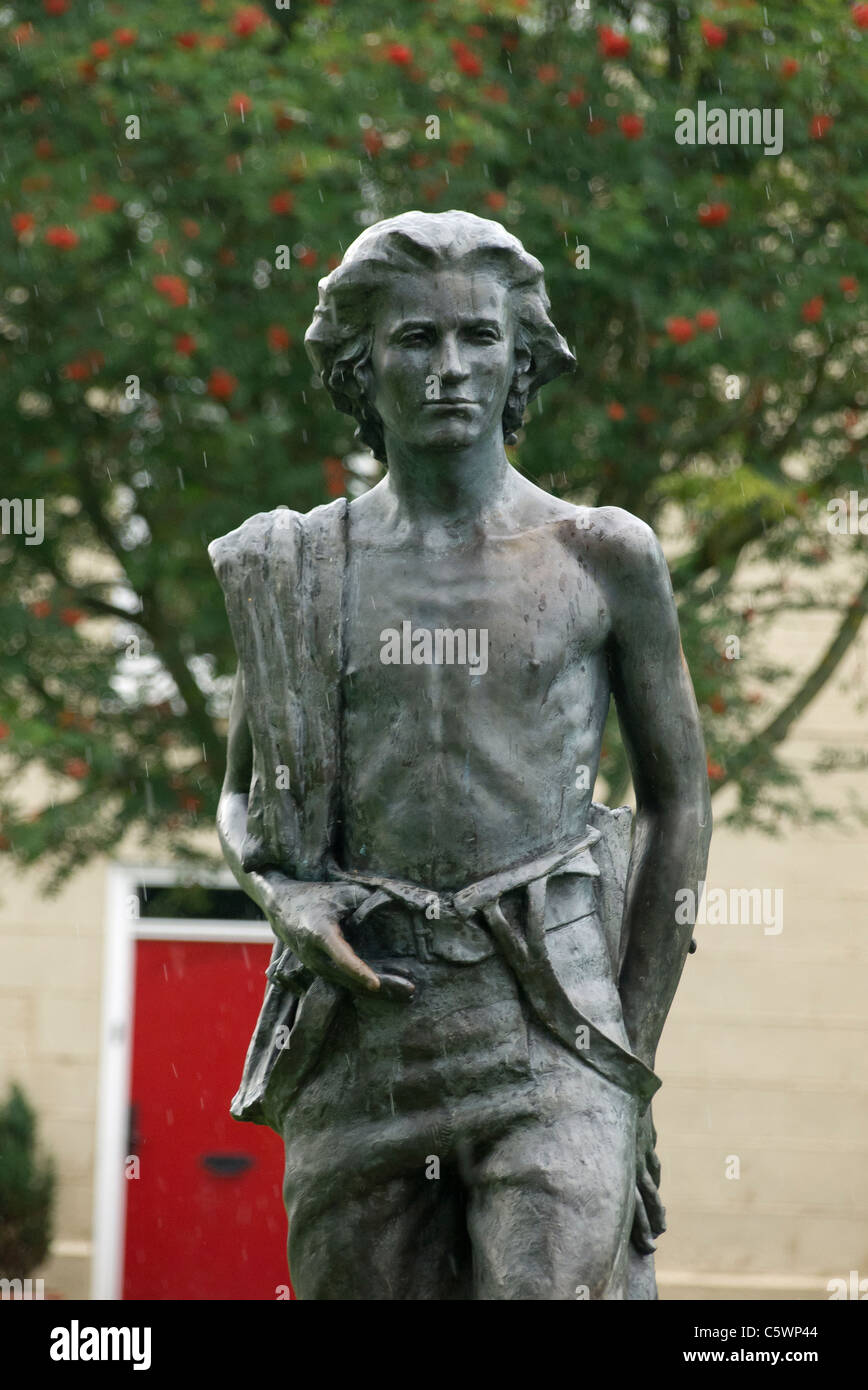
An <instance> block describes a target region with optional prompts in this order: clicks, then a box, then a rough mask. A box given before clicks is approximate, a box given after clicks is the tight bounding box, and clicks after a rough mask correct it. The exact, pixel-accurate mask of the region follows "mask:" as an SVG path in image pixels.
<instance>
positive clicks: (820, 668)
mask: <svg viewBox="0 0 868 1390" xmlns="http://www.w3.org/2000/svg"><path fill="white" fill-rule="evenodd" d="M866 606H868V579H866V580H865V583H864V584H863V585H862V589H861V591H860V593H859V594H858V595H857V597H856V598H854V600H853V602H852V603H851V604H850V606H849V608H848V610H847V613H846V615H845V617H844V619H843V620H842V622H841V624H840V626H839V628H838V630H837V632H836V633H835V636H834V637H833V638H832V641H831V642H830V643H829V645H828V647H827V648H826V651H825V652H824V653H823V656H822V657H821V658H820V660H819V662H818V663H817V665H816V666H815V667H814V669H813V671H811V672H810V674H809V675H808V676H807V677H806V679H805V680H804V682H803V684H802V685H801V687H800V689H799V690H797V691H796V693H795V695H794V696H793V697H792V699H791V700H790V701H788V703H787V704H786V705H784V708H783V709H782V710H780V711H779V713H778V714H776V715H775V717H774V719H772V720H771V722H770V723H769V724H767V725H766V727H765V728H764V729H762V730H761V731H760V732H759V733H758V734H756V735H755V736H754V737H753V738H752V739H749V740H748V742H747V743H746V744H745V745H744V746H743V747H742V748H741V750H740V751H739V752H738V753H736V755H735V756H734V757H733V758H732V759H731V760H730V764H729V767H728V768H727V769H726V774H725V776H724V777H722V778H721V780H720V781H719V782H716V783H715V785H714V788H713V794H714V795H716V794H717V792H719V791H720V789H721V788H722V787H725V786H726V785H727V783H728V782H732V781H734V780H735V779H736V778H738V777H740V776H741V775H742V774H743V773H744V772H746V771H747V769H748V768H750V767H753V766H754V765H755V764H756V763H758V762H760V761H761V760H762V759H763V757H765V756H767V753H768V749H769V748H771V747H774V746H775V745H776V744H779V743H782V742H783V741H784V739H785V738H786V736H787V734H788V733H789V731H790V728H791V727H792V725H793V724H794V723H795V721H796V720H797V719H798V718H799V716H800V715H801V714H803V713H804V711H805V710H806V709H807V708H808V705H809V704H810V703H811V701H812V700H814V699H815V698H816V696H817V695H818V694H819V693H820V691H821V690H822V689H823V686H824V685H826V684H827V682H828V681H829V679H830V678H831V676H832V675H834V673H835V671H836V670H837V668H838V666H839V665H840V664H841V661H842V660H843V658H844V656H845V655H846V653H847V651H848V650H849V648H850V647H851V646H852V644H853V642H854V641H855V639H856V636H857V634H858V632H859V629H860V627H861V626H862V621H863V619H864V617H865V610H866Z"/></svg>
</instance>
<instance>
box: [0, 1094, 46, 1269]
mask: <svg viewBox="0 0 868 1390" xmlns="http://www.w3.org/2000/svg"><path fill="white" fill-rule="evenodd" d="M54 1189H55V1172H54V1165H53V1164H52V1163H51V1162H50V1160H48V1159H43V1158H40V1157H39V1156H38V1154H37V1151H36V1119H35V1116H34V1112H33V1109H32V1107H31V1106H30V1104H29V1102H28V1100H27V1097H26V1096H25V1095H24V1092H23V1091H22V1090H21V1088H20V1086H14V1085H13V1086H11V1087H10V1088H9V1098H8V1100H7V1101H6V1103H5V1105H0V1274H2V1277H3V1278H4V1279H26V1278H28V1276H29V1275H30V1274H32V1272H33V1270H34V1269H36V1268H37V1267H38V1266H39V1265H41V1264H42V1262H43V1260H44V1259H45V1257H46V1255H47V1254H48V1250H49V1246H50V1245H51V1232H52V1224H53V1214H54Z"/></svg>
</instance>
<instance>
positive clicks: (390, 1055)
mask: <svg viewBox="0 0 868 1390" xmlns="http://www.w3.org/2000/svg"><path fill="white" fill-rule="evenodd" d="M553 942H554V944H555V945H556V946H557V950H558V953H559V955H560V957H561V969H562V971H565V972H566V973H567V975H569V972H570V970H571V969H574V970H575V972H576V977H577V979H578V978H581V979H582V981H583V982H584V984H585V986H587V988H589V989H590V990H591V993H592V994H593V991H594V988H595V985H594V978H593V977H594V972H595V969H596V967H595V966H594V965H593V962H594V961H598V964H599V970H597V975H596V978H597V985H596V988H597V990H598V993H599V991H600V990H602V992H603V994H604V995H605V996H606V998H605V999H600V998H598V1000H597V1002H598V1004H601V1005H602V1007H603V1010H604V1012H605V1006H606V1004H607V1002H608V1003H609V1004H610V1005H611V1006H612V1008H613V1009H614V1010H615V1011H616V1012H617V1013H618V1014H619V1012H620V1011H619V1008H618V1006H617V996H616V995H614V1001H613V1000H612V997H611V996H612V994H613V987H612V986H611V981H607V979H606V972H605V971H604V970H603V955H602V954H601V941H600V926H599V921H598V919H597V918H596V916H595V915H593V914H592V915H590V916H586V917H585V918H584V919H583V920H582V921H581V922H573V923H569V924H565V925H561V926H559V928H558V930H557V932H556V933H553ZM367 958H368V959H372V958H371V954H370V952H369V953H368V957H367ZM372 963H374V964H376V967H377V968H378V969H385V970H388V969H391V970H398V971H400V970H403V971H404V972H405V973H409V974H411V975H412V977H413V979H414V980H415V982H416V997H415V999H414V1000H413V1001H412V1003H410V1004H399V1003H391V1002H389V1001H386V1000H380V999H375V998H371V999H368V998H365V999H358V998H356V997H354V996H350V995H346V996H345V997H344V999H343V1002H342V1004H341V1007H340V1010H339V1013H338V1016H337V1018H336V1019H335V1021H334V1023H333V1025H332V1028H331V1029H330V1032H329V1036H328V1041H327V1044H326V1046H325V1047H324V1048H323V1050H322V1052H321V1054H320V1057H319V1060H318V1062H317V1063H316V1065H315V1066H314V1068H313V1069H312V1071H311V1074H310V1075H309V1076H308V1078H307V1079H306V1081H305V1083H304V1085H303V1086H302V1088H301V1089H300V1091H299V1093H298V1094H297V1095H296V1097H295V1098H294V1100H293V1101H292V1103H291V1104H290V1105H289V1107H288V1109H287V1111H286V1115H285V1118H284V1124H283V1137H284V1143H285V1147H286V1169H285V1184H284V1198H285V1202H286V1209H287V1215H288V1218H289V1266H290V1273H291V1276H292V1280H293V1284H294V1287H295V1290H296V1293H297V1295H298V1297H299V1298H301V1299H351V1300H369V1299H371V1300H377V1299H383V1300H393V1299H394V1300H400V1299H438V1300H440V1299H540V1300H562V1299H576V1298H591V1299H621V1298H624V1297H625V1296H627V1292H626V1290H627V1284H626V1280H627V1270H628V1263H629V1260H630V1258H631V1256H630V1250H629V1237H630V1231H631V1226H632V1221H633V1213H634V1183H635V1142H636V1121H637V1102H636V1101H635V1100H634V1099H633V1097H631V1096H630V1095H629V1094H628V1093H627V1092H626V1091H624V1090H622V1089H621V1088H619V1087H618V1086H616V1085H614V1084H613V1083H612V1082H610V1081H608V1080H606V1079H605V1078H604V1077H602V1076H600V1075H599V1074H598V1073H596V1072H595V1071H593V1070H592V1069H591V1068H590V1067H589V1066H587V1065H586V1064H585V1063H584V1062H583V1061H582V1059H581V1056H580V1055H579V1054H578V1053H577V1054H576V1055H573V1054H572V1053H571V1052H570V1050H569V1049H568V1048H567V1047H565V1046H564V1045H563V1044H562V1043H561V1042H559V1041H558V1040H557V1039H556V1038H554V1037H553V1036H551V1035H550V1034H549V1033H548V1031H547V1030H546V1029H545V1028H544V1027H542V1026H541V1025H540V1024H539V1023H538V1021H537V1020H536V1019H535V1018H534V1017H533V1016H531V1014H530V1013H529V1010H528V1006H527V1005H526V1003H525V1001H524V1000H523V998H522V997H521V995H520V993H519V989H518V986H517V984H516V982H515V979H514V977H513V975H512V973H511V972H510V971H509V969H508V968H507V966H506V965H505V964H504V962H503V961H502V960H501V958H500V956H499V955H497V954H494V955H492V956H490V957H489V958H488V959H485V960H482V961H479V962H477V963H473V964H455V963H453V962H451V961H447V960H439V959H430V960H428V961H424V962H423V961H419V960H416V959H413V960H410V961H408V960H407V959H406V958H400V957H398V958H390V957H386V956H381V957H380V958H379V959H378V960H376V961H373V960H372ZM589 982H590V983H589ZM583 992H585V991H583ZM602 1026H604V1027H606V1028H607V1030H609V1031H611V1033H612V1034H613V1036H614V1035H615V1034H616V1033H617V1030H618V1027H619V1026H620V1024H619V1021H618V1019H608V1020H606V1021H604V1022H603V1023H602ZM291 1041H292V1040H291ZM633 1296H636V1295H633ZM640 1296H645V1297H647V1296H649V1295H648V1294H645V1295H640ZM650 1296H653V1294H652V1295H650Z"/></svg>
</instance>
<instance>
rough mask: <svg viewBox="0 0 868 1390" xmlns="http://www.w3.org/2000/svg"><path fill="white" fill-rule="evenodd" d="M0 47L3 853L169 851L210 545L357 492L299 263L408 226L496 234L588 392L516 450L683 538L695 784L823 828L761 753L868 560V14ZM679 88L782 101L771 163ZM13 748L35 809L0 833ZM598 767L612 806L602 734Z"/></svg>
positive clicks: (184, 789) (219, 717)
mask: <svg viewBox="0 0 868 1390" xmlns="http://www.w3.org/2000/svg"><path fill="white" fill-rule="evenodd" d="M0 24H2V26H3V27H2V29H0V108H2V111H3V122H4V137H5V138H4V146H3V152H2V159H0V180H2V183H0V198H2V204H3V209H2V211H3V218H2V224H3V234H2V238H0V256H2V263H0V273H2V286H0V294H2V304H0V401H2V409H3V418H4V420H5V421H6V440H5V449H4V465H3V483H2V490H3V492H4V494H5V495H6V497H7V498H15V497H18V498H37V497H41V498H43V499H44V502H45V539H44V542H43V543H42V544H41V545H27V544H26V543H25V538H24V537H23V536H20V535H9V536H3V537H0V562H2V572H0V644H2V652H3V659H2V676H0V737H2V739H3V744H2V747H3V750H4V753H5V757H6V761H7V764H8V766H9V767H10V768H11V770H12V772H13V777H12V779H10V782H9V783H7V789H6V792H5V794H4V797H3V799H2V801H0V816H2V826H0V832H2V839H0V846H2V848H4V849H6V850H9V851H11V852H12V853H14V855H15V856H16V857H17V858H18V860H19V861H20V862H22V863H29V862H33V861H35V860H36V859H38V858H43V859H44V860H45V862H46V864H47V865H48V867H49V868H50V869H51V870H52V872H53V873H54V875H55V880H56V881H59V879H60V878H62V876H63V875H64V874H66V873H67V872H68V871H69V870H70V869H71V868H72V867H74V866H75V865H76V864H78V863H80V862H82V861H84V860H86V859H87V858H88V857H89V856H90V855H91V854H93V853H95V852H98V851H100V850H107V849H110V848H111V847H112V846H113V845H114V844H115V843H116V842H117V840H118V839H119V837H120V836H121V835H122V834H123V833H124V832H125V831H126V830H127V829H128V828H130V827H133V826H135V827H137V828H138V830H139V831H140V832H141V833H142V834H143V835H144V836H145V838H146V840H147V841H148V843H149V844H150V846H151V847H152V848H153V849H154V850H155V851H156V850H158V849H159V848H161V847H162V848H163V849H170V850H171V851H172V852H173V853H175V854H176V855H181V856H193V855H194V853H195V852H194V849H193V847H192V844H191V842H190V837H189V833H188V832H189V831H190V830H191V829H193V828H194V827H195V826H196V825H197V823H199V822H200V821H201V820H203V819H204V820H205V821H206V822H210V820H211V817H212V816H213V813H214V810H215V806H216V799H217V796H218V790H219V783H220V779H221V775H222V766H223V735H224V725H223V719H224V717H225V714H226V704H227V686H228V683H229V679H230V676H231V672H232V670H233V667H234V653H233V649H232V645H231V639H230V635H229V627H228V623H227V621H226V617H225V612H224V609H223V604H222V601H221V597H220V592H219V588H218V586H217V584H216V581H215V579H214V576H213V574H212V572H211V568H210V565H209V562H208V559H207V555H206V552H205V546H206V543H207V542H208V541H209V540H210V539H212V538H213V537H214V536H217V535H220V534H222V533H224V532H225V531H227V530H230V529H231V528H233V527H235V526H237V525H238V524H239V523H240V522H241V521H242V520H243V519H244V518H245V517H246V516H248V515H249V514H251V513H252V512H255V511H260V510H264V509H268V508H272V507H274V506H276V505H278V504H279V503H287V504H288V505H290V506H292V507H295V508H297V509H300V510H306V509H308V508H309V507H311V506H314V505H316V504H317V503H319V502H321V501H323V500H326V499H327V498H328V497H329V496H335V495H338V494H339V493H340V492H342V491H343V489H344V487H345V485H349V486H350V488H352V487H353V486H354V485H355V484H354V475H353V473H352V471H351V469H349V468H348V467H347V464H346V460H347V458H348V456H351V455H352V453H353V450H354V444H353V423H352V421H351V420H349V419H348V418H345V417H342V416H340V415H338V414H337V413H336V412H335V411H334V410H333V409H332V408H331V406H330V403H329V401H328V399H327V397H326V395H325V393H324V392H323V391H322V389H321V387H320V386H319V384H318V383H317V381H316V380H315V379H314V378H313V377H312V373H311V368H310V364H309V363H308V361H307V358H306V355H305V353H304V349H303V346H302V338H303V335H304V331H305V328H306V326H307V324H308V322H309V320H310V317H311V313H312V310H313V307H314V303H315V298H316V283H317V280H318V278H319V277H320V276H321V275H322V274H323V273H325V272H326V271H327V270H328V269H329V268H330V267H333V266H334V265H336V264H337V263H338V260H339V258H340V256H341V254H342V252H343V250H344V249H345V247H346V246H347V245H348V243H349V242H350V241H351V240H352V239H353V238H354V237H355V236H356V235H357V234H358V232H359V231H360V230H361V229H362V228H363V227H364V226H366V225H368V224H369V223H370V222H372V221H375V220H377V219H378V218H380V217H383V216H389V215H392V214H394V213H395V212H399V211H403V210H406V209H408V208H412V207H419V208H421V209H423V210H427V211H440V210H445V209H447V208H450V207H458V208H464V209H466V210H468V211H472V212H476V213H479V214H481V215H483V216H489V217H494V218H498V219H500V220H501V221H503V222H504V223H505V225H506V226H508V227H509V228H510V229H511V230H512V231H514V232H515V233H516V234H517V235H518V236H519V237H520V238H521V239H522V240H523V242H524V243H525V245H526V246H527V247H528V248H529V249H530V250H531V251H532V252H533V253H534V254H535V255H536V256H538V257H539V259H540V260H541V261H542V262H543V264H544V265H545V268H546V274H547V283H548V287H549V293H550V296H551V300H552V305H553V317H554V319H555V322H556V323H557V324H558V326H559V327H560V329H561V331H562V332H563V333H564V335H565V336H566V338H567V340H568V342H569V343H570V345H571V347H572V348H573V349H574V351H575V353H576V356H577V358H578V360H579V366H580V372H579V375H578V376H577V377H574V378H565V379H562V380H560V381H559V382H557V383H556V384H554V385H553V386H551V387H549V388H547V390H546V391H545V392H544V393H543V395H542V397H541V398H540V399H539V401H538V402H537V403H535V404H534V405H533V407H532V410H531V412H530V418H529V420H528V422H527V425H526V428H525V430H524V431H523V434H522V437H520V439H519V442H518V445H517V446H516V447H515V448H514V449H513V450H511V456H512V457H513V459H514V462H515V463H516V466H518V467H519V468H521V469H522V470H523V471H524V472H526V473H527V474H528V475H529V476H531V477H533V478H534V479H536V480H537V481H538V482H539V483H540V484H541V485H542V486H544V487H547V488H549V489H551V490H552V491H554V492H557V493H559V494H561V495H567V496H570V497H572V498H575V499H576V500H577V501H583V502H590V503H594V504H601V505H602V504H615V505H618V506H622V507H626V508H627V509H629V510H630V511H632V512H635V513H637V514H638V515H639V516H641V517H643V518H644V519H646V520H647V521H648V522H650V523H651V524H652V525H654V526H656V527H658V529H660V530H661V531H662V532H663V533H664V535H665V534H666V533H667V528H668V529H669V530H670V531H671V530H672V528H673V526H674V528H675V532H674V544H673V545H672V546H671V562H672V571H673V582H674V584H675V588H676V593H677V597H678V601H679V605H680V611H681V622H682V629H683V638H684V647H685V651H686V654H687V658H688V661H689V663H690V667H691V670H692V673H693V676H694V681H695V684H696V690H697V696H698V699H699V702H700V706H701V709H702V712H703V718H704V722H705V728H706V736H707V740H708V748H709V771H710V775H711V781H712V786H713V788H714V789H715V790H719V789H720V788H721V787H723V786H724V785H726V784H727V783H731V784H734V785H735V786H736V787H737V793H738V795H737V803H738V804H737V807H736V810H735V813H734V815H735V818H736V820H737V821H738V822H739V824H742V825H755V826H761V827H764V828H767V829H774V828H776V827H777V826H778V825H779V824H780V823H781V821H782V820H785V819H786V818H788V817H792V818H796V819H804V818H806V817H813V816H823V815H826V814H828V812H827V811H826V810H825V809H824V808H823V807H822V806H821V805H817V804H815V800H816V798H815V795H814V789H815V783H816V779H809V785H805V782H804V781H803V780H800V779H799V777H798V776H797V775H796V773H795V772H793V771H792V770H791V769H790V768H789V766H788V764H786V763H785V762H784V761H783V760H782V759H781V758H780V757H779V750H780V748H781V745H782V744H783V742H784V741H785V738H786V735H787V732H788V731H789V729H790V727H791V725H792V722H793V720H794V719H795V718H796V717H797V716H798V714H799V713H800V712H801V710H802V709H803V708H805V707H806V705H807V703H809V702H810V700H811V699H812V698H813V697H814V695H815V694H816V693H817V691H818V690H819V689H821V688H822V686H823V684H825V682H826V681H827V680H828V679H829V677H830V676H831V675H832V674H833V673H834V671H835V670H836V668H837V666H838V664H839V662H840V660H841V658H842V656H843V655H844V653H845V652H846V650H847V648H848V646H849V645H850V643H851V642H852V640H853V637H854V636H855V633H856V631H857V630H858V627H859V623H860V622H861V619H862V616H863V614H864V608H865V601H866V587H865V576H866V564H865V558H864V538H863V537H862V536H860V535H858V534H856V535H831V534H830V533H829V531H828V528H827V525H826V522H827V520H828V513H827V503H828V501H829V499H830V498H832V497H834V496H838V495H840V496H843V497H847V496H848V494H849V491H850V490H852V489H860V488H861V489H862V491H863V493H864V492H865V491H866V484H865V464H866V444H865V434H866V405H868V392H866V379H865V363H866V353H868V334H866V316H865V310H864V304H865V293H864V287H865V286H868V245H866V210H868V174H866V170H865V159H864V140H865V129H866V126H865V90H864V76H865V58H866V53H868V47H866V44H868V6H866V5H855V6H850V5H848V4H842V3H837V2H836V0H822V2H821V0H802V3H800V4H798V5H792V4H769V5H766V6H763V5H760V4H755V3H751V2H750V0H742V3H732V4H725V3H722V4H717V3H714V0H707V3H703V4H676V3H668V2H667V3H636V4H627V3H620V4H608V5H607V4H601V3H594V5H593V6H592V7H590V8H586V7H584V6H583V5H581V4H555V3H542V0H489V2H488V3H478V2H477V3H462V0H443V3H439V2H438V3H420V2H419V0H397V3H395V4H392V5H390V6H388V7H386V9H385V10H384V8H383V6H382V5H380V4H379V3H377V4H374V3H369V0H352V3H349V0H342V2H341V0H333V2H332V3H329V2H328V0H318V2H317V0H293V3H292V5H291V7H290V8H286V9H285V8H282V7H281V8H278V7H277V6H276V5H275V6H273V7H268V8H260V7H259V6H257V5H238V4H237V3H231V2H230V0H202V3H200V4H198V5H186V6H178V7H167V6H165V5H164V4H157V3H154V2H153V0H117V3H109V0H104V2H103V3H90V4H84V3H79V2H78V0H42V3H41V4H38V3H35V0H31V3H29V4H26V5H25V4H11V5H7V6H4V7H3V9H2V11H0ZM700 100H704V101H706V102H707V104H708V105H709V106H710V107H711V106H720V107H723V108H729V107H751V108H753V107H757V108H770V109H778V108H779V109H781V110H782V112H783V132H784V133H783V140H784V144H783V152H782V153H781V154H780V155H779V156H767V155H765V154H764V153H763V151H762V149H761V148H758V147H756V146H753V145H748V146H738V145H736V146H732V145H716V146H709V145H697V146H687V145H679V144H677V143H676V142H675V139H674V130H675V125H676V114H675V113H676V111H678V110H679V109H681V108H683V107H691V108H695V106H696V104H697V102H698V101H700ZM131 118H132V119H131ZM438 123H439V129H438ZM432 136H434V137H436V138H430V137H432ZM281 247H283V248H288V256H287V254H286V251H283V252H281V251H280V250H279V248H281ZM581 247H587V248H588V264H587V266H584V255H583V253H582V252H581V251H580V248H581ZM580 266H582V267H583V268H579V267H580ZM760 558H761V559H762V560H763V562H764V565H763V568H762V570H761V571H760V572H757V573H759V574H760V578H759V579H757V582H756V584H755V585H754V587H753V589H752V596H751V600H750V602H749V603H747V604H746V603H745V600H744V597H743V590H744V585H743V583H742V582H741V581H742V576H743V574H744V568H745V566H746V565H749V564H751V563H752V562H754V561H756V560H758V559H760ZM842 559H843V560H844V561H845V562H846V568H847V573H848V576H849V577H848V581H847V584H846V585H845V586H844V587H843V588H842V585H841V582H840V574H841V568H842V567H841V561H842ZM835 561H838V564H837V567H835V566H834V562H835ZM827 567H828V568H827ZM793 606H795V607H804V608H805V609H806V610H810V609H822V610H824V611H832V612H833V615H834V621H835V625H836V635H835V636H834V638H833V639H832V640H831V641H830V644H829V645H828V646H827V647H825V648H818V650H817V653H816V661H815V662H814V664H813V667H812V670H811V672H810V673H809V675H808V677H807V679H805V678H804V677H802V678H801V682H800V683H799V681H798V680H796V679H795V678H794V676H793V674H792V673H790V672H789V671H788V670H786V669H782V668H779V667H775V666H772V664H771V663H770V662H769V661H768V659H767V655H766V653H767V651H768V643H767V641H766V634H767V628H768V624H769V623H772V622H774V621H775V619H776V617H777V616H778V615H779V614H780V612H781V611H782V609H783V608H786V607H793ZM733 636H735V637H738V638H739V640H740V643H741V657H740V659H738V660H733V659H727V656H726V651H727V640H728V639H729V638H731V637H733ZM34 764H37V765H38V766H39V768H40V770H41V771H42V773H43V774H46V773H47V774H48V778H49V781H50V785H51V786H52V787H53V788H54V791H53V793H52V795H51V796H50V798H49V799H48V801H47V804H45V805H44V807H42V809H40V810H38V811H37V812H35V813H32V812H31V813H29V814H28V815H26V816H25V815H24V814H22V812H21V811H20V809H19V808H18V804H17V802H16V796H15V792H16V790H17V785H16V784H17V783H18V782H19V781H20V778H21V777H22V776H23V774H24V773H25V771H27V770H28V769H30V768H31V766H32V765H34ZM602 770H603V772H604V774H605V775H606V777H607V780H608V783H609V788H610V794H611V797H612V799H615V800H617V799H618V798H619V797H621V796H623V794H624V791H625V788H626V785H627V769H626V766H625V762H624V756H623V751H622V748H621V744H620V740H619V738H618V733H617V728H616V726H615V724H614V722H613V724H612V725H611V727H610V729H609V732H608V734H607V739H606V747H605V755H604V762H603V769H602Z"/></svg>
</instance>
